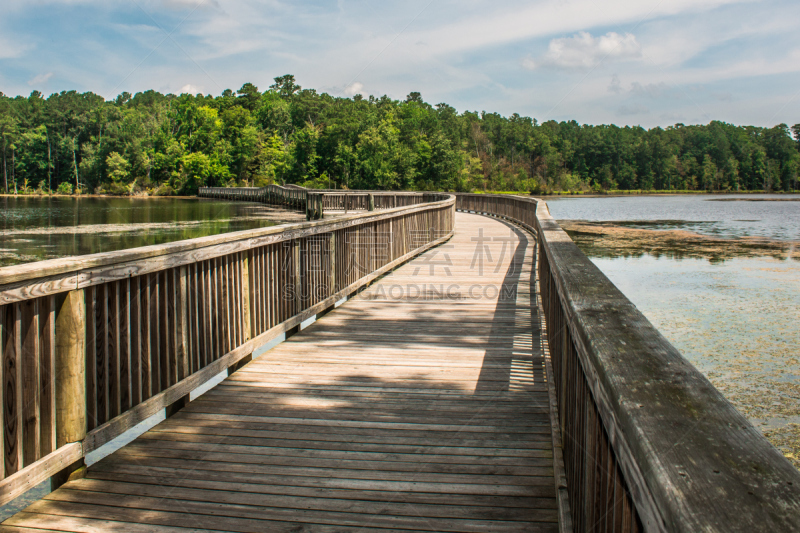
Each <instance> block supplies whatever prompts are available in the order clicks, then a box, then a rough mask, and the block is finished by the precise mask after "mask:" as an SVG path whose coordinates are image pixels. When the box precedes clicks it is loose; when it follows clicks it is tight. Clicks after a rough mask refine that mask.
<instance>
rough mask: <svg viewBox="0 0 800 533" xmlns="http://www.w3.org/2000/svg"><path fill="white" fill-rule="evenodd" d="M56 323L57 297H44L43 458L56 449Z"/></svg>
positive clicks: (41, 309)
mask: <svg viewBox="0 0 800 533" xmlns="http://www.w3.org/2000/svg"><path fill="white" fill-rule="evenodd" d="M55 322H56V297H55V296H47V297H44V298H42V299H41V301H40V303H39V327H40V330H39V339H40V343H41V350H40V353H39V356H40V359H39V361H40V362H39V369H40V371H39V377H40V379H41V382H40V383H41V385H40V388H39V390H41V400H40V402H41V403H40V405H41V429H40V439H41V440H40V454H41V456H45V455H47V454H49V453H50V452H52V451H54V450H55V449H56V390H55V378H56V366H55V364H56V338H55V329H56V328H55ZM84 334H85V328H84ZM84 407H85V404H84Z"/></svg>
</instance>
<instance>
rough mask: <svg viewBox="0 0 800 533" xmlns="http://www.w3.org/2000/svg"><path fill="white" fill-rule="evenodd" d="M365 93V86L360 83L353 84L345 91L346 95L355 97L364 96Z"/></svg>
mask: <svg viewBox="0 0 800 533" xmlns="http://www.w3.org/2000/svg"><path fill="white" fill-rule="evenodd" d="M363 91H364V84H363V83H360V82H355V83H351V84H350V85H348V86H347V87H345V89H344V94H345V95H346V96H355V95H357V94H362V92H363Z"/></svg>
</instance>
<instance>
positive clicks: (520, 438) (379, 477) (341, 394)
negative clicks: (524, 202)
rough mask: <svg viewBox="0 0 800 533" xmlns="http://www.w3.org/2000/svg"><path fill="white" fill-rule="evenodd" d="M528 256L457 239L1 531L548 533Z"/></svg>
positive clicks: (483, 224) (459, 223)
mask: <svg viewBox="0 0 800 533" xmlns="http://www.w3.org/2000/svg"><path fill="white" fill-rule="evenodd" d="M534 251H535V250H534V242H533V240H532V239H529V238H528V236H527V234H524V233H522V232H520V231H519V230H516V229H512V226H511V225H509V224H506V223H503V222H500V221H498V220H495V219H491V218H486V217H481V216H477V215H468V214H461V213H459V214H457V216H456V234H455V236H454V237H453V239H452V240H451V241H450V242H448V243H447V244H445V245H443V246H440V247H439V248H435V249H433V250H430V251H428V252H427V253H425V254H423V255H422V256H421V257H419V258H417V259H415V260H413V261H411V262H410V263H407V264H406V265H404V266H402V267H400V268H399V269H397V270H396V271H395V272H393V273H391V274H390V275H388V276H386V277H384V278H383V279H381V280H379V281H378V282H377V283H375V284H374V285H372V286H371V287H370V288H369V289H368V290H366V291H364V292H362V293H361V294H359V295H357V296H355V297H354V298H353V299H351V300H350V301H348V302H347V303H345V304H344V305H343V306H341V307H339V308H338V309H336V310H335V311H333V312H332V313H330V314H328V315H326V316H324V317H323V318H321V319H320V320H318V321H317V322H316V323H315V324H313V325H311V326H310V327H308V328H307V329H305V330H303V331H302V332H300V333H298V334H297V335H295V336H293V337H291V338H290V339H289V340H287V341H286V342H285V343H283V344H281V345H279V346H277V347H276V348H274V349H272V350H271V351H269V352H267V353H266V354H265V355H264V356H262V357H260V358H258V359H256V360H255V361H253V362H252V363H250V364H248V365H247V366H245V367H244V368H242V369H240V370H239V371H237V372H236V373H234V374H233V375H232V376H231V377H229V378H228V379H226V380H225V381H224V382H223V383H222V384H220V385H218V386H217V387H216V388H214V389H213V390H211V391H210V392H208V393H206V394H205V395H203V396H202V397H200V398H199V399H197V400H195V401H194V402H191V403H190V404H189V405H188V406H187V407H185V408H184V409H183V410H181V411H180V412H179V413H177V414H176V415H174V416H173V417H171V418H169V419H167V420H166V421H165V422H163V423H161V424H159V425H158V426H156V427H155V428H153V429H152V430H150V431H148V432H147V433H145V434H144V435H142V436H141V437H140V438H139V439H137V440H136V441H134V442H133V443H131V444H130V445H128V446H126V447H124V448H122V449H121V450H119V451H117V452H116V453H114V454H113V455H111V456H109V457H108V458H106V459H104V460H102V461H101V462H99V463H97V464H95V465H93V466H91V467H90V468H89V470H88V473H87V476H86V478H85V479H80V480H77V481H72V482H70V483H67V484H66V485H64V486H63V487H62V488H61V489H59V490H57V491H55V492H53V493H52V494H50V495H49V496H48V497H47V498H46V499H44V500H42V501H39V502H37V503H35V504H33V505H32V506H30V507H29V508H27V509H26V510H25V511H24V512H22V513H19V514H18V515H16V516H14V517H12V518H11V519H9V520H8V521H6V522H5V523H4V525H3V527H2V530H3V531H30V530H58V531H81V532H88V531H126V532H150V531H159V532H161V531H176V532H187V531H237V532H251V531H252V532H255V531H269V532H325V533H328V532H345V531H378V530H380V531H383V532H388V531H459V532H472V531H475V532H477V531H481V532H520V531H557V530H558V525H557V511H556V499H555V488H554V479H553V459H552V440H551V439H552V437H551V431H550V427H551V425H550V416H549V403H548V391H547V386H546V383H545V381H544V375H545V373H544V361H543V358H542V356H541V348H540V346H539V340H538V339H539V336H538V329H539V324H532V318H531V305H530V302H531V285H530V283H531V269H532V264H533V259H534Z"/></svg>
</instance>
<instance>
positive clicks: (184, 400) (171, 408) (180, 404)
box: [165, 394, 189, 418]
mask: <svg viewBox="0 0 800 533" xmlns="http://www.w3.org/2000/svg"><path fill="white" fill-rule="evenodd" d="M187 405H189V395H188V394H187V395H186V396H181V397H180V398H179V399H177V400H175V401H174V402H172V403H171V404H169V405H168V406H167V407H166V408H165V409H166V414H167V418H169V417H171V416H172V415H174V414H175V413H177V412H178V411H180V410H181V409H183V408H184V407H186V406H187Z"/></svg>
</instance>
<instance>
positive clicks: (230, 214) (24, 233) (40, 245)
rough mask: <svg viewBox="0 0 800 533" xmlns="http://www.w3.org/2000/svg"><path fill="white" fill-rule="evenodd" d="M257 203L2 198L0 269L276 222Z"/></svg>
mask: <svg viewBox="0 0 800 533" xmlns="http://www.w3.org/2000/svg"><path fill="white" fill-rule="evenodd" d="M275 223H276V222H274V221H273V220H270V218H269V216H268V215H265V210H264V209H263V207H262V206H260V205H258V204H251V203H244V202H225V201H219V200H201V199H195V198H67V197H64V198H61V197H57V198H43V197H17V198H13V197H7V198H0V267H2V266H8V265H14V264H19V263H29V262H33V261H41V260H44V259H53V258H57V257H66V256H71V255H84V254H92V253H99V252H110V251H114V250H122V249H127V248H136V247H139V246H147V245H152V244H163V243H167V242H172V241H178V240H183V239H192V238H195V237H205V236H207V235H214V234H218V233H225V232H230V231H239V230H246V229H253V228H259V227H264V226H271V225H274V224H275Z"/></svg>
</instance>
